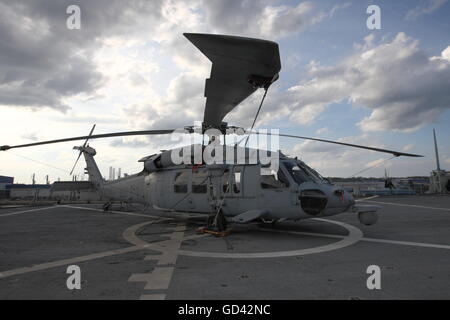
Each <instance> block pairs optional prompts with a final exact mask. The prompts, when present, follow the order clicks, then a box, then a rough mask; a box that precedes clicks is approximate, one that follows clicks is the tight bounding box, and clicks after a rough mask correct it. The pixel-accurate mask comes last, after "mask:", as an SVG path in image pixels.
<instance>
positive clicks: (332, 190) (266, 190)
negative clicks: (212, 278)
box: [0, 33, 421, 231]
mask: <svg viewBox="0 0 450 320" xmlns="http://www.w3.org/2000/svg"><path fill="white" fill-rule="evenodd" d="M184 36H185V37H186V38H187V39H188V40H189V41H191V42H192V43H193V44H194V45H195V46H196V47H197V48H198V49H199V50H200V51H201V52H202V53H203V54H204V55H205V56H206V57H207V58H208V59H209V60H210V61H211V62H212V69H211V75H210V78H209V79H206V85H205V97H206V106H205V112H204V118H203V122H202V123H201V125H200V126H198V127H195V128H194V127H185V128H184V133H185V134H194V133H197V134H200V135H203V137H204V136H205V135H206V138H209V141H207V142H206V143H204V139H202V143H200V144H192V145H189V146H187V147H186V146H185V147H181V148H175V149H172V150H166V151H162V152H161V153H158V154H153V155H150V156H147V157H144V158H142V159H140V160H139V161H140V162H142V163H143V167H144V168H143V170H142V171H141V172H139V173H137V174H134V175H129V176H127V177H124V178H120V179H117V180H114V181H105V180H104V179H103V177H102V175H101V173H100V171H99V169H98V166H97V164H96V162H95V160H94V156H95V155H96V151H95V149H94V148H92V147H90V146H89V145H88V144H87V143H88V140H89V139H99V138H109V137H124V136H136V135H167V134H172V133H175V132H177V130H174V129H170V130H141V131H128V132H114V133H105V134H93V130H94V128H95V125H94V127H93V128H92V130H91V132H90V134H89V135H88V136H79V137H71V138H64V139H57V140H50V141H42V142H35V143H29V144H22V145H13V146H8V145H3V146H0V150H2V151H6V150H9V149H13V148H23V147H31V146H38V145H44V144H52V143H59V142H67V141H76V140H85V142H84V144H83V145H82V146H79V147H74V149H76V150H79V155H78V158H77V160H76V162H75V165H76V164H77V162H78V159H79V158H80V156H81V154H83V156H84V158H85V160H86V169H85V170H86V173H87V174H88V176H89V182H90V184H91V185H92V187H93V188H94V189H95V190H97V191H98V192H99V194H100V195H101V197H102V199H107V201H108V202H107V203H106V204H105V206H104V208H105V209H108V208H109V205H110V203H111V201H123V202H128V203H142V204H144V205H146V206H151V207H153V208H154V209H157V210H161V211H177V212H193V213H203V214H206V215H208V216H209V217H210V218H209V222H208V223H209V225H210V226H212V227H214V228H215V229H216V230H219V231H223V230H224V229H225V228H226V227H227V223H229V222H232V223H250V222H259V221H263V222H272V223H275V222H276V221H282V220H295V221H296V220H301V219H308V218H316V217H326V216H332V215H336V214H340V213H343V212H354V213H355V214H357V215H358V218H359V221H360V222H361V223H363V224H365V225H371V224H373V223H375V222H376V221H377V213H376V211H377V209H378V207H376V206H368V205H366V206H364V205H360V204H357V203H356V201H355V200H354V198H353V196H352V195H351V194H350V193H348V192H347V191H345V190H344V189H343V188H342V187H339V186H336V185H333V184H332V183H331V182H330V181H329V180H328V179H326V178H324V177H322V176H321V175H320V174H319V173H318V172H317V171H315V170H314V169H312V168H310V167H309V166H308V165H307V164H306V163H304V162H303V161H301V160H300V159H298V158H297V157H289V156H286V155H284V154H283V153H281V152H274V151H267V150H265V151H266V154H269V155H270V156H271V157H272V159H274V157H276V158H275V159H276V160H277V161H276V162H277V164H278V165H277V168H275V169H271V168H269V166H268V164H267V163H266V162H263V161H261V160H262V159H261V152H260V151H261V150H256V149H252V148H250V147H247V146H246V144H247V140H248V137H249V136H251V135H258V132H256V131H253V126H254V124H255V122H256V119H257V117H258V114H259V112H260V109H261V106H262V103H263V101H264V97H265V95H266V93H267V90H268V88H269V87H270V85H271V84H272V83H273V82H275V81H276V80H277V79H278V73H279V71H280V70H281V63H280V54H279V48H278V44H277V43H275V42H272V41H266V40H259V39H252V38H244V37H236V36H227V35H215V34H195V33H185V34H184ZM261 88H262V89H264V90H265V93H264V97H263V100H262V101H261V104H260V105H259V108H258V111H257V113H256V116H255V119H254V121H253V124H252V127H251V129H250V130H244V129H243V128H238V127H233V126H228V125H227V123H225V122H223V121H222V120H223V119H224V117H225V116H226V115H227V114H228V113H229V112H230V111H232V110H233V109H234V108H235V107H236V106H237V105H238V104H240V103H241V102H242V101H243V100H245V99H246V98H247V97H249V96H250V95H251V94H253V93H254V92H255V91H256V90H258V89H261ZM211 131H213V134H211V133H210V132H211ZM230 133H231V134H235V135H243V136H246V137H247V138H246V139H247V140H246V143H245V145H244V146H243V147H242V146H239V144H234V145H226V144H225V143H224V144H220V139H219V138H220V136H222V137H223V139H225V137H229V136H230ZM274 136H279V137H288V138H295V139H306V140H313V141H319V142H324V143H332V144H338V145H344V146H348V147H354V148H362V149H366V150H371V151H377V152H384V153H389V154H392V155H393V156H396V157H399V156H406V157H421V155H417V154H411V153H404V152H399V151H394V150H387V149H381V148H375V147H368V146H362V145H356V144H350V143H345V142H337V141H331V140H324V139H318V138H310V137H303V136H296V135H288V134H281V133H271V138H272V137H274ZM213 144H214V145H215V149H213V151H212V152H210V155H213V156H214V153H215V152H217V151H218V150H219V151H220V148H222V150H223V155H226V158H227V159H231V160H232V161H212V162H211V161H209V162H208V161H205V159H204V157H200V159H198V157H195V154H196V152H197V154H198V152H200V154H203V153H202V152H204V151H205V150H207V149H208V148H209V147H210V146H211V145H213ZM210 149H211V148H210ZM238 154H240V155H241V156H240V160H241V161H237V160H238V159H237V158H238V156H237V155H238ZM255 154H256V157H255V156H254V155H255ZM174 155H176V156H178V157H182V158H183V159H185V160H186V159H187V158H189V159H190V160H191V161H184V162H182V163H180V162H176V161H174V158H176V157H174ZM196 158H197V159H196ZM213 158H214V157H213ZM222 158H223V157H222ZM216 160H217V159H216ZM242 160H244V161H242ZM252 160H253V161H252ZM75 165H74V168H75ZM72 172H73V169H72Z"/></svg>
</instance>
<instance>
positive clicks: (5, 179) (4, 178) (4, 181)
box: [0, 176, 14, 199]
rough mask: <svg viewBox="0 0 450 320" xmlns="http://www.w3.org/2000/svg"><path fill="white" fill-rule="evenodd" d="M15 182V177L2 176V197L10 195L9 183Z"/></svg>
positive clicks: (0, 186) (0, 177)
mask: <svg viewBox="0 0 450 320" xmlns="http://www.w3.org/2000/svg"><path fill="white" fill-rule="evenodd" d="M13 183H14V177H8V176H0V199H5V198H8V197H9V192H10V191H9V190H8V189H6V187H7V186H8V185H11V184H13Z"/></svg>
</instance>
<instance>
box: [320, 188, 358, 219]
mask: <svg viewBox="0 0 450 320" xmlns="http://www.w3.org/2000/svg"><path fill="white" fill-rule="evenodd" d="M328 195H329V196H328V205H327V207H326V208H325V210H324V212H323V215H325V216H327V215H334V214H338V213H342V212H345V211H347V210H349V209H350V208H351V207H352V206H353V205H354V204H355V200H354V199H353V196H352V195H351V194H350V193H349V192H347V191H345V190H344V189H342V188H340V187H332V188H331V190H330V192H329V193H328Z"/></svg>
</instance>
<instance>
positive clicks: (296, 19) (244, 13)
mask: <svg viewBox="0 0 450 320" xmlns="http://www.w3.org/2000/svg"><path fill="white" fill-rule="evenodd" d="M203 6H204V9H205V15H206V22H207V23H208V25H210V26H211V27H212V28H214V29H215V30H217V31H218V32H224V31H225V32H227V33H231V34H240V35H245V36H250V37H263V38H269V39H278V38H281V37H286V36H289V35H292V34H297V33H300V32H302V31H303V30H304V29H305V28H307V27H308V26H312V25H314V24H316V23H318V22H320V21H321V20H322V19H323V18H325V17H332V16H333V14H334V13H335V11H336V10H339V9H341V8H344V7H346V6H347V5H345V6H344V5H341V6H335V7H333V8H332V9H331V11H330V13H325V12H322V11H319V10H317V9H316V8H315V6H314V5H313V3H312V2H310V1H305V2H300V3H299V4H297V5H278V6H274V5H273V1H268V0H243V1H242V0H229V1H222V0H208V1H204V3H203Z"/></svg>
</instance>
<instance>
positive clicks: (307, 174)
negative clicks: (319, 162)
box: [283, 160, 327, 184]
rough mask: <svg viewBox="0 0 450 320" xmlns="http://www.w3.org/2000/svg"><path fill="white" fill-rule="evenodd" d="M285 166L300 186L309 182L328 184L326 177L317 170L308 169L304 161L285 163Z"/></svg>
mask: <svg viewBox="0 0 450 320" xmlns="http://www.w3.org/2000/svg"><path fill="white" fill-rule="evenodd" d="M283 164H284V166H285V167H286V169H287V170H288V171H289V174H290V175H291V176H292V178H294V180H295V182H297V183H298V184H302V183H304V182H308V181H312V182H316V183H327V180H326V179H325V178H324V177H322V176H321V175H320V174H319V173H318V172H317V171H316V170H314V169H312V168H310V167H308V166H307V165H306V164H305V163H304V162H303V161H300V160H291V161H283Z"/></svg>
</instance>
